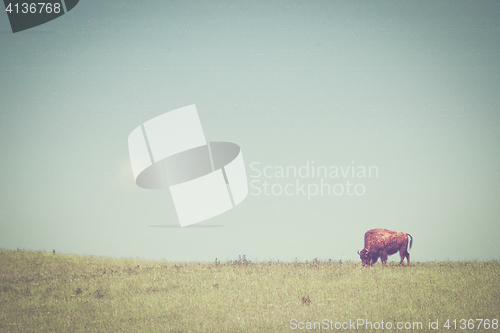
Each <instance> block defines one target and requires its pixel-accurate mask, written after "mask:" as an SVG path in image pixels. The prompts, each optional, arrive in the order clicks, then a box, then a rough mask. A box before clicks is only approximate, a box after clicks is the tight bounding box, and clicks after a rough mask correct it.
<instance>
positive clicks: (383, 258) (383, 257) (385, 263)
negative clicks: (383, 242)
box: [380, 251, 387, 266]
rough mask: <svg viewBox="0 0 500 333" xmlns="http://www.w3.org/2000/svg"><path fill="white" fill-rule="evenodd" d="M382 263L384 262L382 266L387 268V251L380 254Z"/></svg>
mask: <svg viewBox="0 0 500 333" xmlns="http://www.w3.org/2000/svg"><path fill="white" fill-rule="evenodd" d="M380 261H382V265H385V266H387V252H386V251H382V252H380Z"/></svg>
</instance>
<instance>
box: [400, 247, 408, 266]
mask: <svg viewBox="0 0 500 333" xmlns="http://www.w3.org/2000/svg"><path fill="white" fill-rule="evenodd" d="M399 256H400V257H401V261H400V262H399V266H401V265H402V264H403V261H404V260H405V257H406V253H405V251H404V250H403V249H400V250H399Z"/></svg>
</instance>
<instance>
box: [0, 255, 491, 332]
mask: <svg viewBox="0 0 500 333" xmlns="http://www.w3.org/2000/svg"><path fill="white" fill-rule="evenodd" d="M447 319H450V321H449V322H448V324H449V325H450V328H449V329H447V328H445V327H444V325H445V323H446V320H447ZM454 319H456V322H455V324H454V322H453V320H454ZM461 319H465V320H466V322H465V325H469V326H468V330H469V331H475V332H481V331H488V332H495V331H496V332H498V331H500V329H499V328H498V319H500V262H430V263H412V266H410V267H399V266H396V265H395V264H389V266H387V267H382V266H381V264H380V263H377V264H375V265H374V266H373V267H370V268H364V267H362V266H361V263H352V262H346V263H341V262H318V261H315V260H314V261H312V262H309V263H276V262H272V263H250V262H248V261H246V260H244V259H239V260H235V261H232V262H229V263H215V261H214V263H210V264H208V263H187V264H186V263H171V262H166V261H149V260H143V259H114V258H107V257H95V256H80V255H62V254H55V255H53V254H52V253H46V252H28V251H6V250H0V332H68V331H80V332H137V331H142V332H283V331H307V330H306V329H303V330H302V329H300V328H302V327H304V328H307V327H312V328H313V327H314V325H315V322H316V329H315V330H314V329H313V331H318V332H319V331H320V325H321V327H323V330H322V331H325V330H326V331H330V330H331V331H340V330H342V325H343V326H344V328H345V329H344V330H343V331H352V330H353V329H352V328H353V326H351V325H352V324H353V323H354V322H356V320H359V321H358V322H357V323H359V324H361V320H363V325H360V326H357V328H358V329H359V330H360V331H372V330H373V331H376V332H382V331H383V332H391V331H415V332H417V331H418V332H425V331H433V332H436V331H455V332H458V331H461V330H460V326H461V325H462V327H463V325H464V322H463V321H462V322H460V320H461ZM469 319H472V321H470V320H469ZM476 319H484V320H483V321H479V320H476ZM349 320H350V321H351V323H349ZM429 320H430V322H431V323H434V324H433V325H434V326H433V327H436V326H435V325H436V320H438V322H437V325H438V328H439V330H432V329H429ZM366 321H368V322H370V323H371V328H372V329H370V326H369V324H367V323H366ZM382 321H383V322H384V323H383V324H382V323H381V322H382ZM389 323H390V324H391V326H392V330H391V329H387V328H388V325H389ZM398 323H401V324H399V325H400V326H401V325H402V326H401V327H402V329H399V330H398V329H397V327H396V325H398ZM418 323H421V326H418V325H419V324H418ZM471 324H472V325H473V326H474V329H473V330H472V329H471V326H470V325H471ZM308 325H310V326H308ZM335 325H337V328H338V329H336V328H335ZM347 325H348V326H347ZM377 325H378V328H379V329H378V330H377V329H376V328H377ZM381 325H382V326H381ZM404 325H406V327H407V328H408V327H412V329H411V330H406V329H404ZM454 325H456V329H455V328H454ZM478 325H481V326H480V328H479V329H478ZM326 326H328V329H326ZM367 327H368V328H367ZM294 328H295V329H294ZM382 328H384V329H383V330H382ZM487 328H488V329H487Z"/></svg>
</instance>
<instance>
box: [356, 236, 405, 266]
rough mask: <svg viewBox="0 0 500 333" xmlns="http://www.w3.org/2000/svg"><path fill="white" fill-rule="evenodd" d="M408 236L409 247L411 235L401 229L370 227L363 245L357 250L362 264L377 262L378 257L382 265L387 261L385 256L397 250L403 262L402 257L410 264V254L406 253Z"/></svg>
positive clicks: (369, 264)
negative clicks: (361, 248)
mask: <svg viewBox="0 0 500 333" xmlns="http://www.w3.org/2000/svg"><path fill="white" fill-rule="evenodd" d="M408 236H409V237H410V249H411V246H412V245H413V237H412V236H411V235H410V234H407V233H404V232H401V231H392V230H387V229H381V228H378V229H372V230H368V231H367V232H366V233H365V247H364V248H363V250H361V252H359V251H358V254H359V257H360V258H361V261H362V262H363V266H367V265H368V266H371V265H373V264H374V263H376V262H377V260H378V258H379V257H380V260H381V261H382V264H383V265H386V263H387V256H388V255H392V254H394V253H396V252H398V251H399V255H400V256H401V261H400V262H399V265H402V264H403V261H404V258H406V260H407V262H408V266H410V254H409V253H408Z"/></svg>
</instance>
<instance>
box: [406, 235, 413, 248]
mask: <svg viewBox="0 0 500 333" xmlns="http://www.w3.org/2000/svg"><path fill="white" fill-rule="evenodd" d="M407 235H408V236H410V249H411V246H412V245H413V237H412V236H411V235H410V234H407Z"/></svg>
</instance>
